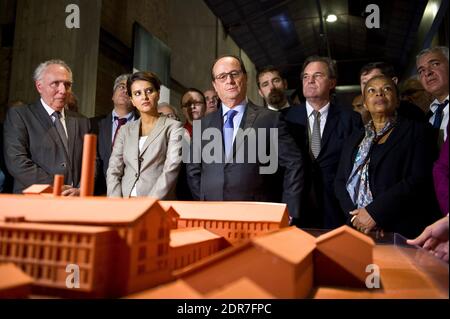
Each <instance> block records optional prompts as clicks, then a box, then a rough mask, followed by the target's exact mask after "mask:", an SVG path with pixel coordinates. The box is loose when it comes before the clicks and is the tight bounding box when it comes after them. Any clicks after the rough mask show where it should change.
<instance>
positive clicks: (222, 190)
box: [186, 102, 303, 217]
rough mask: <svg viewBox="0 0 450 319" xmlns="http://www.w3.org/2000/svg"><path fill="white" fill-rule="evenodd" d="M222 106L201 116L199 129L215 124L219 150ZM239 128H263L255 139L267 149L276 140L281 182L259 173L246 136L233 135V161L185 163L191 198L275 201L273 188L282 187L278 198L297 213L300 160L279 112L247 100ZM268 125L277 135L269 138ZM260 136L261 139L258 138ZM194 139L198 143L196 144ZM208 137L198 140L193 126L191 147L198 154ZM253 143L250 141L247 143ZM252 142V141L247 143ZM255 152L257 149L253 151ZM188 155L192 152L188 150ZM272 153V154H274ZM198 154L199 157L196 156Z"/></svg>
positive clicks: (300, 180)
mask: <svg viewBox="0 0 450 319" xmlns="http://www.w3.org/2000/svg"><path fill="white" fill-rule="evenodd" d="M222 127H223V120H222V108H221V107H220V108H219V110H218V111H216V112H213V113H210V114H208V115H207V116H205V117H204V118H202V119H201V132H203V131H204V130H205V129H207V128H216V129H217V130H218V131H219V132H220V141H219V142H220V143H221V144H222V149H221V152H222V154H223V142H222ZM240 128H242V129H243V130H245V129H247V128H254V129H258V128H263V129H266V130H265V133H264V135H263V136H257V138H256V145H258V143H259V144H260V145H261V146H262V145H264V146H265V147H266V150H267V153H268V151H269V147H270V146H269V144H270V143H274V142H278V156H277V159H278V165H279V166H281V167H283V168H284V179H283V185H277V184H276V183H275V182H274V176H275V174H270V175H269V174H260V171H259V169H260V166H266V165H265V164H264V163H262V161H261V159H260V158H259V156H256V162H253V163H251V161H249V158H248V150H249V147H248V146H249V145H248V139H247V138H245V139H244V141H243V142H242V143H236V141H238V140H239V138H238V136H236V139H235V145H234V154H233V163H224V162H223V161H221V162H219V163H206V162H204V161H203V159H202V161H201V163H189V164H187V165H186V170H187V176H188V183H189V187H190V189H191V192H192V195H193V197H194V199H197V200H198V199H199V200H208V201H260V202H272V201H276V200H277V198H276V195H275V194H276V191H277V190H278V189H279V188H282V189H283V198H282V201H283V202H284V203H287V205H288V210H289V213H290V215H291V216H293V217H297V216H298V215H299V209H300V206H299V203H300V196H301V192H302V188H303V164H302V158H301V154H300V152H299V150H298V149H297V147H296V146H295V143H294V141H293V139H292V137H291V136H290V135H289V134H288V132H287V128H286V124H285V123H284V121H282V120H281V119H280V114H279V113H277V112H273V111H270V110H267V109H266V108H263V107H259V106H256V105H254V104H252V103H251V102H249V103H248V104H247V107H246V109H245V113H244V115H243V118H242V121H241V126H240ZM270 128H277V129H278V139H277V140H274V139H273V134H272V135H271V132H270ZM261 139H263V140H261ZM196 143H197V144H198V145H199V146H200V147H198V148H197V147H196ZM209 143H210V141H201V142H200V136H196V129H195V126H194V136H193V142H191V144H192V147H191V149H193V151H194V152H195V153H196V154H197V156H200V154H201V153H200V152H201V151H202V150H203V149H204V147H205V145H207V144H209ZM251 144H254V143H251ZM251 146H254V145H251ZM241 152H244V153H245V156H244V159H245V160H244V161H243V163H236V154H242V153H241ZM257 154H258V153H257ZM191 155H192V154H191ZM275 155H276V154H275ZM199 158H200V157H199ZM191 159H192V158H191Z"/></svg>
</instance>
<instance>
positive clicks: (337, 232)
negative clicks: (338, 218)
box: [316, 225, 375, 246]
mask: <svg viewBox="0 0 450 319" xmlns="http://www.w3.org/2000/svg"><path fill="white" fill-rule="evenodd" d="M342 235H351V236H352V237H355V238H357V239H359V240H361V241H362V242H364V243H366V244H368V245H370V246H375V242H374V241H373V239H372V238H370V237H369V236H367V235H364V234H363V233H361V232H359V231H357V230H355V229H353V228H351V227H348V226H345V225H344V226H341V227H339V228H336V229H333V230H331V231H329V232H327V233H325V234H323V235H321V236H319V237H318V238H317V241H316V243H317V245H320V244H322V243H324V242H326V241H328V240H330V239H334V238H336V237H338V236H342Z"/></svg>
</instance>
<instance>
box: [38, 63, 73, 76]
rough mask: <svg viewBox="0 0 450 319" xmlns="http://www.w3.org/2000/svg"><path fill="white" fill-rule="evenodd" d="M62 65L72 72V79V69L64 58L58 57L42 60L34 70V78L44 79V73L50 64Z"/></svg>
mask: <svg viewBox="0 0 450 319" xmlns="http://www.w3.org/2000/svg"><path fill="white" fill-rule="evenodd" d="M53 64H56V65H60V66H62V67H63V68H64V69H66V70H67V72H69V74H70V78H71V79H72V70H71V69H70V67H69V66H68V65H67V63H66V62H64V61H63V60H57V59H53V60H48V61H45V62H42V63H41V64H39V65H38V67H37V68H36V69H35V70H34V73H33V80H34V81H40V80H41V79H42V74H43V73H44V71H45V70H46V69H47V68H48V67H49V66H50V65H53Z"/></svg>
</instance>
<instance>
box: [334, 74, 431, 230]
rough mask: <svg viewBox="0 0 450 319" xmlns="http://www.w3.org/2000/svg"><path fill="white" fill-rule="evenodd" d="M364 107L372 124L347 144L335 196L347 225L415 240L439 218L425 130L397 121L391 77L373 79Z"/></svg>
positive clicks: (396, 98) (417, 124)
mask: <svg viewBox="0 0 450 319" xmlns="http://www.w3.org/2000/svg"><path fill="white" fill-rule="evenodd" d="M363 102H364V108H365V109H366V110H367V111H368V112H369V113H370V116H371V120H370V121H369V123H367V124H366V126H365V128H364V131H361V132H356V133H355V134H353V135H352V136H350V137H349V139H348V140H347V142H346V143H345V146H344V149H343V151H342V156H341V160H340V164H339V168H338V172H337V176H336V180H335V191H336V196H337V198H338V199H339V202H340V205H341V207H342V208H343V210H344V211H345V212H347V214H348V215H347V221H348V223H349V224H351V225H352V226H353V227H355V228H356V229H358V230H359V231H361V232H363V233H366V234H368V233H369V232H371V231H375V230H383V231H389V232H397V233H400V234H402V235H404V236H407V237H410V238H411V237H413V236H416V235H418V234H420V231H421V230H422V229H423V228H424V227H425V226H426V225H428V224H430V222H432V221H434V220H436V219H437V218H438V216H439V215H438V213H439V208H438V206H437V201H436V196H435V194H434V190H433V180H432V165H433V159H434V158H433V156H434V154H435V151H434V149H433V146H434V145H433V143H432V142H430V141H428V133H427V132H428V128H427V127H426V125H427V124H426V123H421V122H418V121H413V120H409V119H406V118H402V117H401V116H398V115H397V112H396V109H397V107H398V105H399V94H398V89H397V86H396V85H395V83H394V82H393V81H392V79H390V78H388V77H385V76H376V77H374V78H372V79H370V80H369V82H367V84H366V86H365V88H364V92H363Z"/></svg>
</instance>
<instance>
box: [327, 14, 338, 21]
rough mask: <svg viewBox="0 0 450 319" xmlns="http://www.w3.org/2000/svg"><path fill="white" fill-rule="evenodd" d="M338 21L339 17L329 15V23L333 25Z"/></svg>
mask: <svg viewBox="0 0 450 319" xmlns="http://www.w3.org/2000/svg"><path fill="white" fill-rule="evenodd" d="M336 21H337V17H336V15H335V14H329V15H327V22H329V23H333V22H336Z"/></svg>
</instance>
